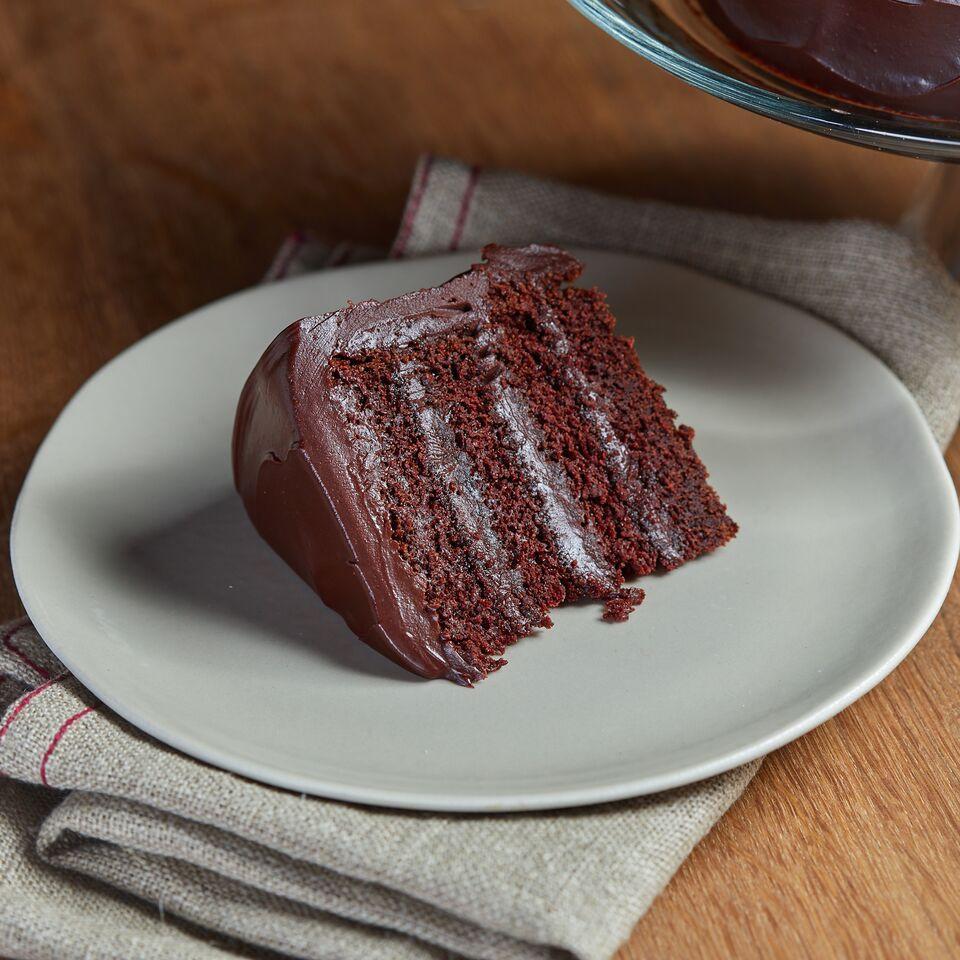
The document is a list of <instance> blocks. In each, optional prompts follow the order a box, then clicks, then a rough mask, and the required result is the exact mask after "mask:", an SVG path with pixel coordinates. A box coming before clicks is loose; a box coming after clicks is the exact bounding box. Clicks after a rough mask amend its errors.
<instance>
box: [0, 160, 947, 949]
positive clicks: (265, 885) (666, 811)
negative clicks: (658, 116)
mask: <svg viewBox="0 0 960 960" xmlns="http://www.w3.org/2000/svg"><path fill="white" fill-rule="evenodd" d="M491 240H496V241H500V242H507V243H511V242H517V243H519V242H526V241H531V240H545V241H554V242H558V243H570V244H580V245H585V246H595V247H607V248H611V249H619V250H632V251H638V252H643V253H649V254H655V255H658V256H663V257H667V258H670V259H672V260H676V261H680V262H683V263H688V264H693V265H698V266H700V267H701V268H702V269H704V270H706V271H709V272H711V273H714V274H716V275H719V276H722V277H724V278H726V279H729V280H732V281H734V282H737V283H740V284H742V285H745V286H750V287H753V288H754V289H757V290H761V291H763V292H765V293H771V294H774V295H776V296H779V297H781V298H783V299H785V300H789V301H792V302H794V303H797V304H799V305H801V306H803V307H806V308H807V309H809V310H811V311H813V312H815V313H817V314H819V315H820V316H821V317H824V318H825V319H827V320H829V321H831V322H833V323H835V324H836V325H837V326H839V327H841V328H842V329H844V330H846V331H847V332H848V333H850V334H851V335H852V336H854V337H856V338H857V339H858V340H860V341H861V342H862V343H864V344H865V345H866V346H868V347H869V348H870V349H872V350H874V351H875V352H876V353H877V354H878V355H879V356H880V357H881V358H882V359H883V360H884V361H885V362H886V363H887V364H888V365H889V366H890V367H891V368H892V369H893V370H894V371H895V372H896V373H897V374H898V376H900V378H901V379H902V380H903V382H904V383H905V384H906V385H907V387H908V388H909V389H910V390H911V392H912V393H913V395H914V396H915V397H916V398H917V401H918V403H919V404H920V406H921V409H922V410H923V411H924V413H925V415H926V417H927V420H928V422H929V423H930V426H931V429H932V430H933V433H934V435H935V436H936V438H937V440H938V441H939V442H940V444H941V446H945V444H946V442H947V441H948V439H949V436H950V434H951V433H952V431H953V428H954V427H955V425H956V422H957V419H958V414H960V294H958V291H957V288H956V287H955V286H954V284H953V282H952V280H951V279H950V278H949V277H948V276H947V275H946V273H945V272H944V270H943V269H942V268H941V267H940V266H939V265H938V264H937V262H936V261H935V260H934V258H933V257H932V256H931V255H930V254H929V253H928V252H926V251H925V250H924V249H923V248H921V247H920V246H918V245H916V244H914V243H913V242H912V241H911V240H909V239H908V238H906V237H904V236H902V235H900V234H898V233H897V232H895V231H893V230H889V229H886V228H883V227H881V226H878V225H876V224H870V223H865V222H836V223H826V224H805V223H786V222H776V221H769V220H763V219H760V218H745V217H739V216H734V215H730V214H721V213H709V212H706V211H698V210H690V209H683V208H679V207H674V206H669V205H665V204H659V203H650V202H639V201H627V200H623V199H618V198H615V197H609V196H604V195H601V194H598V193H593V192H590V191H587V190H583V189H580V188H576V187H571V186H565V185H562V184H557V183H549V182H545V181H541V180H535V179H532V178H529V177H525V176H521V175H519V174H513V173H507V172H496V171H483V170H479V169H477V168H475V167H473V168H471V167H466V166H464V165H461V164H459V163H455V162H452V161H447V160H438V159H434V158H431V157H426V158H424V159H423V160H421V162H420V164H419V166H418V169H417V171H416V174H415V177H414V181H413V186H412V189H411V193H410V198H409V200H408V203H407V207H406V211H405V213H404V216H403V220H402V222H401V226H400V229H399V231H398V234H397V238H396V242H395V244H394V247H393V251H392V254H393V255H394V256H415V255H418V254H425V253H431V252H435V251H442V250H450V249H457V248H471V247H479V246H480V245H482V244H483V243H486V242H488V241H491ZM367 256H369V251H363V250H357V249H355V248H352V247H349V246H346V245H340V246H338V247H333V248H331V247H330V246H329V245H325V244H323V243H321V242H320V241H318V240H317V239H316V238H314V237H312V236H311V235H309V234H306V233H300V234H298V235H295V236H294V237H293V238H292V239H291V240H289V241H288V242H287V243H286V244H285V245H284V247H283V249H282V250H281V252H280V254H279V255H278V257H277V259H276V261H275V263H274V265H273V266H272V267H271V271H270V273H269V275H268V279H279V278H281V277H283V276H290V275H292V274H295V273H298V272H303V271H305V270H309V269H318V268H321V267H323V266H332V265H336V264H338V263H343V262H347V261H349V260H351V259H356V258H366V257H367ZM0 671H2V673H3V675H4V676H3V679H2V680H0V711H2V719H0V770H2V771H3V772H4V773H5V774H7V779H4V780H0V956H6V957H10V958H57V960H72V958H77V960H79V958H87V960H89V958H114V957H116V958H134V957H135V958H143V960H153V958H177V960H192V958H198V960H199V958H216V957H225V956H249V957H276V956H277V955H288V956H296V957H305V958H322V960H334V958H336V960H359V958H364V960H367V958H371V960H378V958H399V960H407V958H409V960H426V958H440V957H469V958H478V960H488V958H489V960H494V958H496V960H501V958H506V960H510V958H518V960H527V958H529V960H546V958H556V960H560V958H563V957H569V956H575V957H580V958H584V960H603V958H606V957H607V956H609V955H610V954H611V953H612V952H613V951H614V950H615V949H616V947H617V945H618V944H619V943H620V942H621V941H622V940H623V939H624V938H625V937H626V936H627V935H628V934H629V932H630V929H631V928H632V926H633V924H634V923H635V922H636V920H637V919H638V918H639V917H640V916H641V915H642V914H643V912H644V911H645V910H646V908H647V907H648V906H649V904H650V902H651V901H652V900H653V898H654V897H655V896H656V895H657V893H659V891H660V890H661V889H662V888H663V886H664V885H665V884H666V883H667V881H668V880H669V879H670V877H671V876H672V874H673V873H674V871H675V870H676V868H677V867H678V866H679V864H680V863H681V862H682V861H683V859H684V857H685V856H686V855H687V853H688V852H689V851H690V849H691V848H692V847H693V846H694V845H695V844H696V843H697V841H698V840H699V839H700V838H701V837H702V836H703V835H704V833H706V831H707V830H709V829H710V827H711V826H712V825H713V823H714V822H715V821H716V820H717V819H718V818H719V817H720V816H721V815H722V814H723V813H724V811H725V810H726V809H727V808H728V807H729V806H730V805H731V804H732V803H733V802H734V801H735V800H736V799H737V797H739V795H740V794H741V792H742V791H743V789H744V788H745V786H746V785H747V783H748V782H749V780H750V778H751V777H752V776H753V774H754V773H755V771H756V769H757V768H758V766H759V762H757V763H753V764H748V765H746V766H745V767H741V768H740V769H738V770H734V771H731V772H730V773H728V774H725V775H723V776H720V777H715V778H713V779H712V780H708V781H705V782H703V783H700V784H696V785H694V786H691V787H688V788H685V789H681V790H675V791H670V792H667V793H663V794H659V795H656V796H653V797H647V798H641V799H637V800H631V801H625V802H621V803H613V804H604V805H599V806H595V807H588V808H582V809H577V810H567V811H556V812H547V813H534V814H501V815H482V816H481V815H442V814H433V813H429V814H428V813H416V812H405V811H396V810H383V809H374V808H365V807H360V806H357V805H351V804H344V803H336V802H332V801H326V800H321V799H317V798H311V797H303V796H300V795H297V794H292V793H289V792H286V791H282V790H277V789H274V788H271V787H267V786H263V785H260V784H257V783H253V782H251V781H248V780H245V779H244V778H241V777H238V776H234V775H232V774H229V773H226V772H224V771H220V770H217V769H214V768H212V767H209V766H207V765H205V764H202V763H199V762H197V761H194V760H191V759H189V758H188V757H185V756H183V755H181V754H179V753H177V752H176V751H173V750H171V749H169V748H167V747H165V746H163V745H162V744H159V743H157V742H156V741H154V740H152V739H151V738H150V737H148V736H146V735H145V734H142V733H140V732H138V731H137V730H135V729H134V728H132V727H131V726H129V725H128V724H126V723H125V722H124V721H122V720H120V719H119V718H118V717H116V716H115V715H113V714H112V713H111V712H110V711H109V710H108V709H107V708H106V707H104V706H103V705H101V704H99V703H97V702H96V701H95V700H94V699H93V698H92V696H91V695H90V694H89V692H87V691H86V690H84V689H83V687H82V686H81V685H80V684H79V683H78V681H77V680H76V679H75V678H73V677H71V676H70V675H69V673H67V672H66V671H65V670H64V669H63V667H62V665H61V664H60V663H59V662H58V661H57V660H56V658H55V657H54V656H53V654H52V653H51V652H50V651H49V650H48V649H47V648H46V647H45V646H44V644H43V643H42V641H41V640H40V638H39V637H38V635H37V634H36V632H35V631H34V629H33V627H32V626H31V625H30V623H29V622H28V621H26V620H20V621H16V622H14V623H12V624H8V625H7V627H6V628H5V629H3V630H2V632H0Z"/></svg>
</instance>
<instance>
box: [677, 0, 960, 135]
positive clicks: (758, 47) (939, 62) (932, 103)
mask: <svg viewBox="0 0 960 960" xmlns="http://www.w3.org/2000/svg"><path fill="white" fill-rule="evenodd" d="M691 2H694V3H698V4H699V6H700V7H701V8H702V9H703V11H704V12H705V13H706V14H707V16H708V17H709V18H710V19H711V20H713V22H714V23H716V24H717V26H718V27H719V28H720V29H721V30H722V31H723V33H725V34H726V35H727V36H728V37H729V39H730V40H731V42H732V43H733V45H734V46H735V47H737V48H738V49H739V50H740V51H741V52H742V53H744V54H745V55H746V56H747V57H749V58H750V59H752V60H754V61H755V62H758V63H759V64H760V65H762V66H766V67H768V68H770V69H772V70H773V71H774V72H777V73H780V74H782V75H785V76H787V77H788V78H791V79H793V80H795V81H797V82H798V83H800V84H802V85H804V86H807V87H812V88H814V89H816V90H820V91H822V92H825V93H828V94H831V95H833V96H836V97H839V98H841V99H844V100H848V101H851V102H854V103H863V104H867V105H870V106H875V107H880V108H883V109H887V110H892V111H895V112H898V113H912V114H917V115H922V116H927V117H932V118H936V119H947V120H960V83H958V78H960V5H958V4H957V3H956V2H954V0H691Z"/></svg>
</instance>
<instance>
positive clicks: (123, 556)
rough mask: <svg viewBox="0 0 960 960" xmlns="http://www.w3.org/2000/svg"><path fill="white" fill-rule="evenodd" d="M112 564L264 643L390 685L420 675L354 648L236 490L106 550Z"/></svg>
mask: <svg viewBox="0 0 960 960" xmlns="http://www.w3.org/2000/svg"><path fill="white" fill-rule="evenodd" d="M111 554H112V556H111V557H110V558H109V559H110V561H111V563H113V564H116V565H117V567H118V572H119V570H122V576H123V577H124V579H126V580H128V581H133V583H132V586H133V587H134V588H135V589H143V590H145V591H146V590H148V591H149V592H150V593H151V594H157V593H160V594H169V595H170V596H171V598H175V600H176V607H177V608H178V609H182V608H184V607H187V608H193V609H196V610H197V612H198V614H199V613H201V612H206V613H207V614H211V615H213V616H215V617H217V618H218V619H225V620H227V621H231V620H236V621H242V622H244V623H246V624H248V625H251V624H252V625H254V626H255V627H256V628H257V629H259V630H261V631H262V632H263V634H264V637H265V640H266V642H270V643H281V644H288V645H291V646H299V647H304V648H307V649H308V650H309V651H310V653H311V655H315V656H317V657H321V658H327V659H329V660H333V661H335V662H336V663H337V664H338V665H339V666H340V667H346V668H347V669H350V670H354V671H359V672H362V673H367V674H372V675H375V676H378V677H383V678H387V679H390V680H397V681H404V682H412V683H415V682H417V681H418V679H419V678H417V677H414V676H413V675H412V674H410V673H408V672H406V671H405V670H402V669H401V668H400V667H398V666H396V665H395V664H393V663H391V662H390V661H389V660H386V659H385V658H383V657H381V656H380V655H379V654H377V653H375V652H374V651H373V650H371V649H370V648H369V647H366V646H365V645H363V644H358V643H357V642H356V639H355V638H354V636H353V634H352V633H351V632H350V631H349V630H348V629H347V627H346V625H345V624H344V622H343V620H342V619H341V618H340V617H339V616H338V615H337V614H336V613H334V612H333V611H332V610H330V609H329V608H328V607H326V606H324V604H323V603H322V602H321V601H320V600H319V598H318V597H317V596H316V594H314V593H313V592H312V591H311V590H310V589H309V587H307V585H306V584H304V583H303V582H302V581H301V580H300V579H299V578H298V577H297V576H296V574H294V573H293V571H292V570H290V568H289V567H287V566H286V564H284V563H283V561H281V560H280V558H279V557H277V556H276V554H275V553H274V552H273V551H272V550H271V549H270V548H269V547H268V546H267V545H266V544H265V543H264V542H263V541H262V540H261V539H260V538H259V537H258V536H257V534H256V531H254V529H253V527H252V526H251V524H250V521H249V520H248V519H247V517H246V515H245V514H244V510H243V506H242V505H241V503H240V501H239V499H238V497H237V495H236V493H235V492H234V490H233V489H232V488H225V489H224V491H223V495H222V496H219V497H216V498H214V499H212V500H211V501H210V502H209V503H207V504H206V505H203V506H199V507H196V508H195V509H193V510H190V511H189V512H186V513H184V514H183V515H181V516H178V517H174V518H171V520H170V521H169V522H168V523H165V524H163V525H162V526H159V527H157V528H155V529H153V530H148V531H144V532H143V533H142V534H139V535H137V536H136V537H134V538H131V539H128V540H125V541H118V542H117V543H116V544H113V545H112V546H111Z"/></svg>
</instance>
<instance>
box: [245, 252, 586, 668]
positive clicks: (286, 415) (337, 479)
mask: <svg viewBox="0 0 960 960" xmlns="http://www.w3.org/2000/svg"><path fill="white" fill-rule="evenodd" d="M484 256H485V257H486V260H487V263H486V265H484V266H483V267H480V268H476V269H474V270H472V271H470V272H468V273H464V274H461V275H460V276H458V277H454V278H453V279H452V280H450V281H449V282H447V283H445V284H443V285H442V286H440V287H435V288H431V289H427V290H420V291H418V292H416V293H410V294H407V295H405V296H402V297H397V298H396V299H394V300H387V301H385V302H383V303H379V302H376V301H372V300H371V301H364V302H362V303H355V304H348V305H347V306H346V307H344V308H343V309H342V310H338V311H336V312H335V313H330V314H327V315H325V316H318V317H306V318H304V319H302V320H298V321H297V322H296V323H293V324H291V325H290V326H289V327H287V328H286V329H285V330H284V331H283V332H282V333H281V334H280V335H279V336H278V337H277V338H276V339H275V340H274V341H273V343H272V344H271V345H270V346H269V347H268V348H267V351H266V352H265V353H264V355H263V357H262V358H261V359H260V361H259V362H258V363H257V365H256V367H255V368H254V370H253V372H252V373H251V374H250V377H249V378H248V379H247V382H246V385H245V386H244V388H243V392H242V394H241V397H240V402H239V406H238V408H237V416H236V422H235V426H234V434H233V471H234V481H235V483H236V487H237V490H238V491H239V493H240V496H241V497H242V498H243V502H244V505H245V506H246V509H247V512H248V513H249V515H250V518H251V520H252V521H253V524H254V526H255V527H256V528H257V530H258V531H259V533H260V534H261V536H262V537H263V538H264V539H265V540H266V541H267V542H268V543H269V544H270V545H271V546H272V547H273V548H274V549H275V550H276V551H277V553H279V554H280V556H281V557H283V559H284V560H286V562H287V563H288V564H289V565H290V566H291V567H292V568H293V569H294V570H295V571H296V572H297V573H298V574H299V575H300V576H301V577H302V578H303V579H304V580H305V581H306V582H307V583H308V584H309V585H310V586H311V587H312V588H313V589H314V590H315V591H316V592H317V593H318V594H320V596H321V598H322V599H323V601H324V603H326V604H327V605H328V606H329V607H331V608H332V609H334V610H336V611H337V612H338V613H339V614H340V615H341V616H342V617H343V618H344V620H345V621H346V622H347V625H348V626H349V627H350V629H351V630H352V631H353V632H354V633H356V634H357V636H358V637H360V639H361V640H363V641H364V642H366V643H367V644H369V645H370V646H371V647H373V648H374V649H376V650H378V651H379V652H380V653H382V654H384V655H385V656H387V657H389V658H390V659H391V660H393V661H394V662H396V663H398V664H399V665H400V666H401V667H404V668H406V669H407V670H410V671H412V672H414V673H417V674H419V675H420V676H423V677H428V678H441V677H442V678H446V679H448V680H453V681H455V682H457V683H461V684H471V683H473V682H474V681H476V680H477V679H479V674H477V672H476V670H475V669H474V668H473V667H471V666H470V665H469V664H467V663H465V662H464V661H463V660H461V659H460V658H459V657H458V656H457V654H456V651H454V650H452V649H451V648H450V647H449V646H448V647H447V648H446V649H444V647H443V646H442V645H441V643H440V639H439V633H440V631H439V624H438V622H437V618H436V615H435V614H434V613H432V612H431V611H429V610H427V609H426V606H425V603H424V596H423V592H422V590H421V589H420V587H419V586H418V585H417V582H416V580H415V578H414V576H413V575H412V573H411V571H410V570H409V568H407V567H406V566H405V565H404V563H403V561H402V560H401V559H400V557H399V556H398V555H397V553H396V551H395V549H394V546H393V541H392V540H391V537H390V529H389V519H388V514H387V510H386V508H385V506H384V505H383V504H380V503H379V502H378V500H377V497H376V495H375V493H374V491H373V490H372V489H371V488H372V485H371V482H370V481H371V470H373V469H376V464H375V463H371V458H374V459H375V449H376V443H377V441H376V436H375V434H373V433H372V432H371V431H370V430H369V428H365V426H364V423H363V418H362V416H360V415H359V412H358V411H357V410H356V409H355V407H354V404H353V401H352V400H351V398H350V397H349V396H348V395H346V394H345V393H343V392H342V388H341V387H339V386H338V385H337V384H336V383H335V381H334V379H333V377H332V376H331V370H330V360H331V358H333V357H335V356H343V355H346V354H350V353H353V352H357V351H360V350H369V349H376V348H388V349H389V348H392V347H400V346H402V345H404V344H405V343H412V342H414V341H418V340H420V339H422V338H425V337H432V336H443V335H445V334H447V333H450V332H453V331H455V330H473V331H478V330H479V329H480V328H481V326H482V325H483V323H484V321H485V319H486V313H485V295H486V293H487V290H488V286H489V283H490V276H491V275H498V274H503V273H507V272H517V273H522V274H524V275H525V276H527V277H528V278H532V277H536V276H538V275H539V276H542V277H544V278H546V277H548V276H549V277H558V278H564V279H566V278H572V277H574V276H576V275H577V274H578V273H579V272H580V266H579V264H578V263H577V262H576V261H575V260H574V259H573V258H572V257H570V256H569V255H568V254H566V253H564V252H563V251H561V250H560V249H558V248H556V247H547V246H541V245H531V246H529V247H524V248H522V249H506V248H498V247H488V248H487V249H486V250H484Z"/></svg>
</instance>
